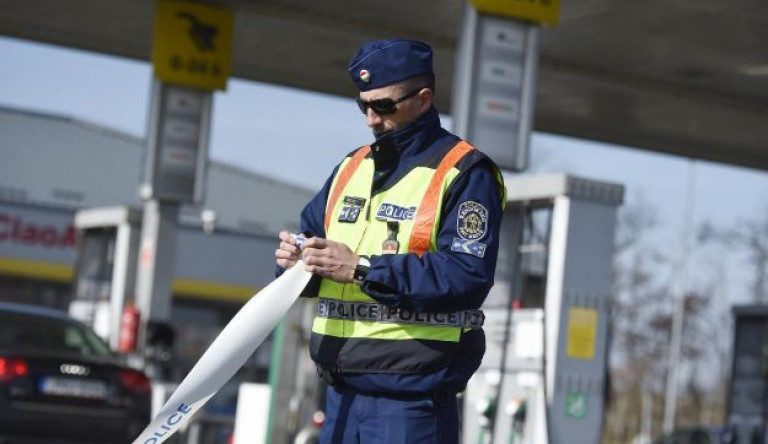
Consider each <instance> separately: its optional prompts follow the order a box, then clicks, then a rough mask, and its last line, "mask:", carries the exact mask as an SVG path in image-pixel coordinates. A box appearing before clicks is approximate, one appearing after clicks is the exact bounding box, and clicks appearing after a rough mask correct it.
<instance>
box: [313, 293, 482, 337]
mask: <svg viewBox="0 0 768 444" xmlns="http://www.w3.org/2000/svg"><path fill="white" fill-rule="evenodd" d="M317 316H318V317H321V318H329V319H341V320H345V321H366V322H389V323H393V324H409V325H438V326H442V327H460V328H471V329H473V330H477V329H479V328H480V327H482V326H483V322H484V321H485V315H484V314H483V311H482V310H464V311H457V312H453V313H417V312H415V311H411V310H405V309H400V308H395V307H389V306H386V305H383V304H378V303H376V302H342V301H337V300H335V299H328V298H318V300H317Z"/></svg>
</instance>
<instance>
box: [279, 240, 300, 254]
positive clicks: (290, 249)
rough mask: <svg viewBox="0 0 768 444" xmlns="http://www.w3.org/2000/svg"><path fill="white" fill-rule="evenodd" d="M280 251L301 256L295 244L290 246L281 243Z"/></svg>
mask: <svg viewBox="0 0 768 444" xmlns="http://www.w3.org/2000/svg"><path fill="white" fill-rule="evenodd" d="M280 249H281V250H285V251H288V252H290V253H292V254H296V255H298V254H299V247H297V246H296V245H293V244H289V243H287V242H280Z"/></svg>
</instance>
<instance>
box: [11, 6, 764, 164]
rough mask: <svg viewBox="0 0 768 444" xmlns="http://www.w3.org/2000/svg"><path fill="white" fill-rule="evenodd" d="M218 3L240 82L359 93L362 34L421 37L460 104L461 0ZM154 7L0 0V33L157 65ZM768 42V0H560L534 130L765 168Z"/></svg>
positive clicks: (442, 90)
mask: <svg viewBox="0 0 768 444" xmlns="http://www.w3.org/2000/svg"><path fill="white" fill-rule="evenodd" d="M209 3H212V4H215V5H219V6H224V7H227V8H230V9H231V10H232V11H233V12H234V15H235V27H234V47H233V54H232V75H233V76H235V77H239V78H244V79H250V80H256V81H261V82H269V83H274V84H278V85H284V86H290V87H296V88H301V89H306V90H311V91H318V92H323V93H329V94H336V95H344V96H349V97H352V96H353V94H354V89H353V86H352V83H351V82H350V81H349V79H348V78H347V74H346V66H347V61H348V60H349V58H350V56H351V55H352V54H353V53H354V52H355V51H356V49H357V48H358V47H359V45H360V44H361V42H363V41H365V40H369V39H379V38H388V37H393V36H399V37H410V38H415V39H420V40H424V41H426V42H428V43H430V44H431V45H432V46H433V48H434V50H435V70H436V73H437V78H438V87H437V102H438V108H439V109H440V110H441V111H442V112H450V99H451V79H452V76H453V68H454V66H453V61H454V53H455V49H456V44H457V41H458V32H459V29H460V24H461V15H462V8H463V2H461V1H460V0H421V1H409V2H405V1H401V2H374V1H352V0H326V1H308V0H273V1H267V0H222V1H219V2H209ZM155 4H156V2H155V0H25V1H18V0H0V34H3V35H7V36H11V37H18V38H23V39H29V40H35V41H40V42H46V43H53V44H56V45H62V46H68V47H73V48H80V49H85V50H89V51H96V52H100V53H105V54H111V55H117V56H124V57H130V58H134V59H139V60H149V59H150V55H151V46H152V36H153V26H154V14H155ZM766 42H768V3H766V2H764V1H759V0H747V1H743V2H731V1H728V0H674V1H669V0H648V1H642V2H638V1H636V2H617V1H612V0H561V6H560V24H559V26H557V27H555V28H547V29H544V31H543V33H542V36H541V49H540V62H539V79H538V82H539V83H538V92H537V100H536V114H535V120H534V127H535V129H536V130H538V131H545V132H549V133H555V134H561V135H566V136H571V137H579V138H584V139H590V140H597V141H604V142H609V143H614V144H620V145H626V146H630V147H636V148H643V149H647V150H651V151H656V152H663V153H672V154H678V155H683V156H690V157H695V158H700V159H706V160H712V161H717V162H724V163H730V164H735V165H742V166H748V167H752V168H759V169H764V170H768V51H766V49H765V43H766ZM9 86H10V85H5V87H9ZM257 105H258V104H254V106H257Z"/></svg>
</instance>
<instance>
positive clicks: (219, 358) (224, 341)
mask: <svg viewBox="0 0 768 444" xmlns="http://www.w3.org/2000/svg"><path fill="white" fill-rule="evenodd" d="M297 241H298V242H297V243H299V245H301V243H302V240H300V239H297ZM311 277H312V274H311V273H309V272H307V271H306V268H305V267H304V263H303V262H298V263H297V264H296V265H295V266H293V267H291V268H290V269H288V270H286V272H285V273H283V275H282V276H280V277H279V278H277V279H276V280H274V281H272V282H271V283H270V284H269V285H267V286H266V287H265V288H264V289H263V290H261V291H260V292H258V293H257V294H256V295H254V296H253V297H252V298H251V299H250V300H249V301H248V302H247V303H246V304H245V305H244V306H243V308H241V309H240V311H239V312H237V314H236V315H235V317H233V318H232V320H231V321H230V322H229V324H227V326H226V327H224V330H222V331H221V333H220V334H219V336H218V337H217V338H216V340H214V341H213V343H212V344H211V346H210V347H208V350H206V352H205V353H204V354H203V356H202V357H201V358H200V360H199V361H197V364H195V366H194V367H193V368H192V370H190V372H189V374H188V375H187V377H186V378H184V380H183V381H181V384H179V387H178V388H177V389H176V391H174V392H173V395H171V397H170V398H169V399H168V402H166V403H165V405H164V406H163V407H162V408H161V409H160V411H159V412H158V414H157V416H155V419H154V420H152V422H151V423H150V424H149V425H148V426H147V427H146V428H145V429H144V431H143V432H141V434H140V435H139V437H138V438H136V439H135V440H134V441H133V444H160V443H162V442H163V441H165V440H166V439H168V438H169V437H170V436H171V435H173V434H174V433H176V432H177V431H178V430H179V428H180V427H181V426H182V425H183V424H185V423H186V422H187V421H189V418H191V417H192V415H194V414H195V412H197V411H198V410H199V409H200V407H202V406H203V404H205V402H206V401H208V399H210V398H211V396H213V395H215V394H216V392H217V391H218V390H219V389H220V388H221V386H223V385H224V383H226V382H227V381H228V380H229V378H231V377H232V375H234V374H235V372H237V370H238V369H239V368H240V367H242V365H243V364H244V363H245V361H246V360H247V359H248V357H250V356H251V355H252V354H253V352H254V350H256V347H258V346H259V345H260V344H261V343H262V342H263V341H264V339H266V337H267V336H268V335H269V333H270V332H271V331H272V330H273V329H274V328H275V326H276V325H277V323H278V322H280V319H281V318H282V317H283V316H284V315H285V314H286V313H287V312H288V310H289V309H290V308H291V306H292V305H293V303H294V302H295V301H296V299H297V298H298V297H299V294H300V293H301V291H302V290H303V289H304V287H306V286H307V283H308V282H309V279H310V278H311Z"/></svg>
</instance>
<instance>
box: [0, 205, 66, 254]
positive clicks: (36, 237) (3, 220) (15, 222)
mask: <svg viewBox="0 0 768 444" xmlns="http://www.w3.org/2000/svg"><path fill="white" fill-rule="evenodd" d="M75 236H76V231H75V226H74V225H72V224H69V226H67V227H66V228H64V229H61V228H59V227H55V226H53V225H38V224H36V223H35V222H33V221H30V220H26V219H24V218H23V217H20V216H14V215H11V214H7V213H3V212H0V243H3V242H9V243H19V244H24V245H38V246H41V247H46V248H73V247H74V246H75Z"/></svg>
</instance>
